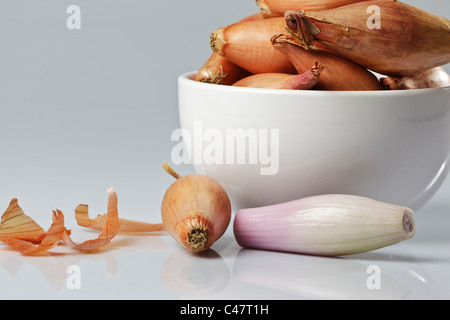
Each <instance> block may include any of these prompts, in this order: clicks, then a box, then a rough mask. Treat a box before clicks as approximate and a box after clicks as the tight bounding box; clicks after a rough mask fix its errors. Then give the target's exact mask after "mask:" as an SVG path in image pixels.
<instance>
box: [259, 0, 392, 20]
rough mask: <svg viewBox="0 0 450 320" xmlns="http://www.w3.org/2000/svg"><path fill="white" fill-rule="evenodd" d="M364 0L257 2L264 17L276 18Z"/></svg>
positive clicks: (264, 0) (276, 0)
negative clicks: (294, 12) (291, 12)
mask: <svg viewBox="0 0 450 320" xmlns="http://www.w3.org/2000/svg"><path fill="white" fill-rule="evenodd" d="M362 1H368V0H256V4H257V5H258V7H259V10H260V12H261V14H262V15H263V17H264V18H274V17H282V16H283V15H284V13H285V12H286V11H287V10H295V11H300V10H305V11H320V10H329V9H334V8H337V7H342V6H345V5H348V4H352V3H356V2H362ZM385 1H392V0H385Z"/></svg>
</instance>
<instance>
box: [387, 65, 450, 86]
mask: <svg viewBox="0 0 450 320" xmlns="http://www.w3.org/2000/svg"><path fill="white" fill-rule="evenodd" d="M381 83H382V84H383V85H384V86H385V88H386V89H389V90H408V89H426V88H440V87H448V86H450V76H449V75H448V73H447V72H446V71H445V70H444V69H443V68H442V67H436V68H431V69H429V70H426V71H424V72H419V73H416V74H414V75H412V76H405V77H386V78H382V79H381Z"/></svg>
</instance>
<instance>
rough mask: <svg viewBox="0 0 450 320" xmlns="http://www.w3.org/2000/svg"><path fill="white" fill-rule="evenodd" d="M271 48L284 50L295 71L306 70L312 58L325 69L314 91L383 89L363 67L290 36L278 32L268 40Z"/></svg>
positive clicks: (301, 71) (376, 79) (375, 78)
mask: <svg viewBox="0 0 450 320" xmlns="http://www.w3.org/2000/svg"><path fill="white" fill-rule="evenodd" d="M271 42H272V45H273V46H274V48H275V49H276V50H278V51H280V52H282V53H284V54H285V55H286V56H287V57H288V58H289V59H290V61H291V62H292V64H293V65H294V66H295V68H296V70H297V71H298V73H303V72H306V71H307V70H308V68H309V67H310V65H311V64H312V63H314V61H320V63H321V64H323V65H324V67H325V69H326V70H324V72H323V73H321V75H320V81H319V82H318V84H317V85H316V86H314V89H315V90H329V91H372V90H383V89H384V87H383V85H382V84H381V83H380V82H379V80H378V78H377V77H376V76H375V75H374V74H373V73H371V72H370V71H368V70H367V69H365V68H363V67H361V66H360V65H357V64H356V63H353V62H351V61H348V60H346V59H343V58H341V57H338V56H336V55H333V54H331V53H329V52H326V51H323V50H306V49H304V48H302V47H301V44H300V43H298V42H297V41H296V40H295V39H294V38H293V37H292V36H291V35H288V34H279V35H275V36H273V37H272V39H271Z"/></svg>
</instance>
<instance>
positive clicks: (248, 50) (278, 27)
mask: <svg viewBox="0 0 450 320" xmlns="http://www.w3.org/2000/svg"><path fill="white" fill-rule="evenodd" d="M285 28H286V24H285V21H284V18H283V17H278V18H271V19H263V20H257V21H247V22H243V23H235V24H232V25H229V26H227V27H223V28H220V29H218V30H216V31H214V32H213V33H212V34H211V39H210V44H211V48H212V50H213V51H214V52H215V53H217V54H219V55H221V56H223V57H225V58H226V59H228V60H229V61H231V62H233V63H235V64H237V65H238V66H240V67H241V68H243V69H245V70H248V71H250V72H251V73H253V74H255V73H266V72H277V73H278V72H279V73H292V74H294V73H296V70H295V68H294V66H293V65H292V63H291V62H290V61H289V59H288V57H286V55H284V54H282V53H281V52H278V51H277V50H275V49H274V48H273V47H272V45H271V43H270V39H271V38H272V36H273V35H274V34H279V33H281V32H283V31H284V30H285Z"/></svg>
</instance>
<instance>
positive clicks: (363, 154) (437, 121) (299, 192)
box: [172, 72, 450, 210]
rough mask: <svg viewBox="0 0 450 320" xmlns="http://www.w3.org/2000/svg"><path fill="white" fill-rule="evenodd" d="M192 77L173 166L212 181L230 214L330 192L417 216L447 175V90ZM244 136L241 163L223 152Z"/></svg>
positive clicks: (182, 95) (183, 87) (184, 81)
mask: <svg viewBox="0 0 450 320" xmlns="http://www.w3.org/2000/svg"><path fill="white" fill-rule="evenodd" d="M194 73H195V72H191V73H186V74H183V75H181V76H180V77H179V79H178V81H179V82H178V85H179V117H180V123H181V129H182V130H180V132H182V133H183V137H184V138H183V139H181V138H180V140H178V141H180V143H179V144H181V141H182V140H184V142H185V144H184V146H183V152H186V153H185V154H184V156H186V154H187V155H188V156H189V159H190V160H188V158H187V157H185V158H183V159H181V154H183V152H180V150H179V146H178V147H177V150H173V152H172V160H173V161H174V162H176V163H180V162H181V161H184V163H187V162H189V161H190V163H192V164H193V166H194V167H195V170H196V171H197V172H199V173H202V174H206V175H208V176H210V177H212V178H214V179H216V180H217V181H219V182H220V183H221V184H222V185H223V186H224V188H225V190H226V191H227V192H228V194H229V196H230V199H231V201H232V204H233V209H234V210H238V209H240V208H246V207H256V206H264V205H270V204H275V203H280V202H285V201H289V200H294V199H298V198H302V197H306V196H311V195H318V194H327V193H340V194H354V195H360V196H366V197H370V198H373V199H376V200H380V201H384V202H388V203H393V204H399V205H404V206H407V207H409V208H411V209H413V210H418V209H419V208H421V207H422V206H423V205H424V204H425V203H427V202H428V201H429V200H430V199H431V198H432V196H433V195H434V194H435V193H436V191H437V190H438V189H439V187H440V186H441V184H442V182H443V181H444V179H445V177H446V175H447V172H448V166H447V161H448V159H449V148H450V99H449V98H450V87H445V88H437V89H421V90H404V91H366V92H355V91H348V92H331V91H313V90H309V91H293V90H271V89H257V88H256V89H255V88H239V87H231V86H222V85H214V84H205V83H200V82H196V81H193V80H191V79H190V77H191V76H192V75H193V74H194ZM240 129H241V130H246V132H244V131H239V130H240ZM243 132H244V133H246V134H247V135H248V137H252V138H251V139H249V141H247V144H246V149H245V150H244V151H241V152H238V151H236V150H234V151H235V155H236V156H239V155H240V156H242V155H244V154H245V155H246V156H247V157H246V159H244V160H243V161H241V164H240V163H238V161H237V158H236V157H234V158H233V157H232V155H233V153H232V152H233V149H232V148H231V149H230V147H228V148H227V145H228V146H231V145H233V144H234V145H237V143H238V141H240V139H242V137H243V135H242V134H240V133H243ZM277 134H278V138H277ZM233 137H234V138H233ZM255 137H256V138H255ZM255 139H256V140H255ZM221 142H222V143H223V148H222V146H221ZM266 147H268V148H269V149H268V150H269V152H266V151H267V150H266ZM214 151H215V152H214ZM221 152H223V153H221ZM264 155H266V156H267V157H266V158H264ZM227 157H228V158H227ZM252 157H253V158H252ZM241 160H242V159H241ZM242 162H243V163H242ZM264 170H265V171H264Z"/></svg>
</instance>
